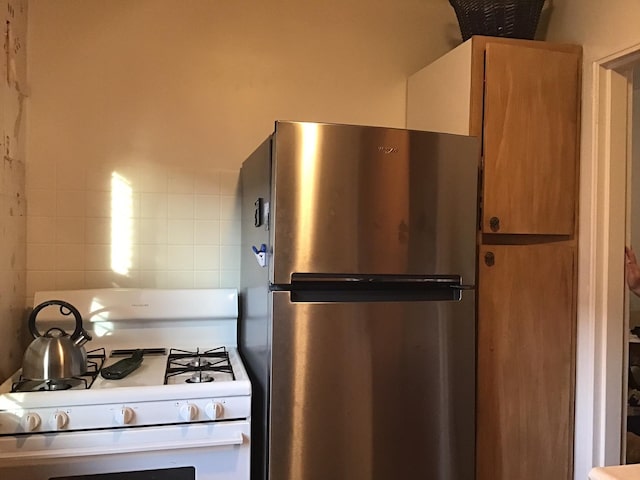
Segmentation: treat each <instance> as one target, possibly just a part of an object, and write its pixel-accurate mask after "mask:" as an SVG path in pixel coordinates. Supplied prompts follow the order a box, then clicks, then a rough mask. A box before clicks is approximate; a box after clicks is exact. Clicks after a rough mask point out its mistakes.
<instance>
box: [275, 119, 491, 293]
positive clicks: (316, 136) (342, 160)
mask: <svg viewBox="0 0 640 480" xmlns="http://www.w3.org/2000/svg"><path fill="white" fill-rule="evenodd" d="M274 139H275V140H274V157H273V179H272V205H271V212H270V215H271V222H270V223H271V235H272V249H273V259H272V261H271V265H270V268H272V272H271V275H272V277H271V281H272V283H274V284H288V283H290V282H291V275H292V274H293V273H353V274H397V275H402V274H449V273H451V272H455V273H456V274H462V276H463V278H464V281H465V283H473V281H474V280H473V279H474V278H475V268H474V262H475V260H474V259H475V237H476V230H477V182H478V162H479V158H480V144H479V141H478V140H477V139H476V138H472V137H461V136H456V135H446V134H436V133H430V132H418V131H409V130H400V129H388V128H379V127H362V126H352V125H331V124H316V123H291V122H277V123H276V132H275V135H274Z"/></svg>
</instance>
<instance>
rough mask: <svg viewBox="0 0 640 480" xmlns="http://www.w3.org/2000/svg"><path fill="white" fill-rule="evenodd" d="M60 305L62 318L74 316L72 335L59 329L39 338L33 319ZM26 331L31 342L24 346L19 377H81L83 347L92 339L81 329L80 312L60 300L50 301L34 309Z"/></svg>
mask: <svg viewBox="0 0 640 480" xmlns="http://www.w3.org/2000/svg"><path fill="white" fill-rule="evenodd" d="M51 305H59V306H60V313H61V314H62V315H71V314H73V316H74V317H75V320H76V327H75V330H74V331H73V333H72V334H71V335H69V334H68V333H67V332H66V331H64V330H63V329H62V328H58V327H52V328H50V329H49V330H47V331H46V332H45V333H44V335H41V334H40V332H39V331H38V329H37V327H36V317H37V316H38V313H39V312H40V311H41V310H42V309H43V308H45V307H48V306H51ZM29 330H30V331H31V335H33V338H34V340H33V341H32V342H31V344H30V345H29V346H28V347H27V350H26V351H25V353H24V359H23V362H22V376H23V378H28V379H38V380H58V379H62V378H72V377H78V376H81V375H84V374H85V372H86V371H87V352H86V350H85V349H84V347H83V345H84V344H85V343H87V342H88V341H89V340H91V336H90V335H89V334H88V333H87V332H86V331H85V329H84V328H82V317H81V316H80V312H78V310H77V309H76V307H74V306H73V305H71V304H70V303H67V302H65V301H63V300H49V301H47V302H43V303H41V304H40V305H38V306H37V307H35V308H34V309H33V311H32V312H31V315H30V316H29Z"/></svg>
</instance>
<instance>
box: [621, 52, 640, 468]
mask: <svg viewBox="0 0 640 480" xmlns="http://www.w3.org/2000/svg"><path fill="white" fill-rule="evenodd" d="M628 78H629V79H630V81H631V85H630V89H629V90H630V98H629V107H630V114H629V126H628V129H629V131H630V135H629V154H628V158H627V161H628V163H629V166H628V168H627V173H628V181H627V221H626V228H627V235H626V236H627V242H628V243H627V244H628V245H631V246H632V247H633V248H634V250H636V251H637V250H638V249H639V248H640V64H636V63H634V64H633V65H632V66H631V70H630V72H629V75H628ZM626 296H627V302H626V310H627V312H626V315H625V319H626V324H625V325H626V330H625V332H626V334H627V339H628V341H627V342H626V345H625V347H626V349H625V357H624V358H625V365H627V367H628V368H627V369H626V371H627V377H626V381H625V386H626V389H625V392H624V395H623V397H624V402H623V412H624V415H623V419H624V420H625V422H624V428H623V437H622V447H623V448H622V460H623V463H640V296H638V295H634V294H633V293H630V292H629V290H627V295H626Z"/></svg>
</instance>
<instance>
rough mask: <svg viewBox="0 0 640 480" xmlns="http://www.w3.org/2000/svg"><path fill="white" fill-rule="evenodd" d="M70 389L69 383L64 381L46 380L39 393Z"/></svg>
mask: <svg viewBox="0 0 640 480" xmlns="http://www.w3.org/2000/svg"><path fill="white" fill-rule="evenodd" d="M71 387H72V385H71V382H69V381H67V380H65V379H56V380H47V381H45V382H44V385H43V386H42V387H40V388H39V389H38V390H39V391H47V392H53V391H56V390H69V389H70V388H71Z"/></svg>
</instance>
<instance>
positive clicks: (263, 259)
mask: <svg viewBox="0 0 640 480" xmlns="http://www.w3.org/2000/svg"><path fill="white" fill-rule="evenodd" d="M251 250H253V255H254V256H255V257H256V261H257V262H258V265H260V266H261V267H264V266H266V264H267V246H266V245H265V244H264V243H263V244H262V245H260V249H258V248H256V246H255V245H253V246H252V247H251Z"/></svg>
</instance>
